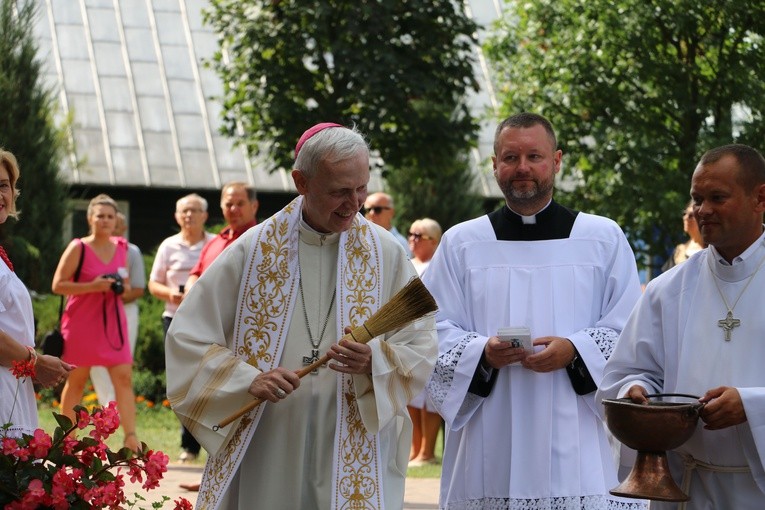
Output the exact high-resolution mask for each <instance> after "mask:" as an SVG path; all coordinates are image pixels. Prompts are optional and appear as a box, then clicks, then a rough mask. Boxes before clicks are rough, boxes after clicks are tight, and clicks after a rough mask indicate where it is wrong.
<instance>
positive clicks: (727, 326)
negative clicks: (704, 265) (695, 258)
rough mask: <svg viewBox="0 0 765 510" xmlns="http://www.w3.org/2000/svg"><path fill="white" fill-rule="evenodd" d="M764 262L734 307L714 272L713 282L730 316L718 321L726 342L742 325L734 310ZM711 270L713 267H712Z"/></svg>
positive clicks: (756, 270) (764, 258) (745, 286)
mask: <svg viewBox="0 0 765 510" xmlns="http://www.w3.org/2000/svg"><path fill="white" fill-rule="evenodd" d="M763 262H765V257H763V258H762V260H760V263H759V264H758V265H757V269H755V270H754V273H752V276H750V277H749V280H747V282H746V285H744V288H743V289H741V292H739V293H738V297H737V298H736V300H735V301H734V302H733V306H730V305H729V304H728V300H727V299H725V294H723V291H722V289H721V288H720V284H719V283H717V275H715V273H714V271H712V280H713V281H714V282H715V287H717V293H718V294H720V297H721V298H722V300H723V303H725V308H727V309H728V314H727V315H726V316H725V318H724V319H720V320H719V321H717V325H718V326H719V327H721V328H722V330H723V332H724V333H725V341H726V342H730V335H731V332H732V331H733V328H737V327H739V326H740V325H741V319H736V318H735V317H734V316H733V309H734V308H736V305H737V304H738V300H739V299H741V296H743V295H744V292H746V289H748V288H749V284H750V283H752V280H754V277H755V276H756V275H757V272H758V271H759V270H760V268H761V267H762V264H763ZM710 270H711V266H710Z"/></svg>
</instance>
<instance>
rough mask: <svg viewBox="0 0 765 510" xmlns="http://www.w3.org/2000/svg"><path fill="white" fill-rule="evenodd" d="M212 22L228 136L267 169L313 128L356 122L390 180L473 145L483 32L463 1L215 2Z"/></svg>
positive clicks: (209, 15)
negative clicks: (476, 65) (470, 98)
mask: <svg viewBox="0 0 765 510" xmlns="http://www.w3.org/2000/svg"><path fill="white" fill-rule="evenodd" d="M205 18H206V20H207V22H208V23H210V24H211V25H212V27H213V28H214V30H215V31H216V32H217V33H218V34H219V37H220V43H221V49H220V51H219V52H218V53H217V54H216V56H215V57H214V59H213V66H214V68H215V69H216V70H217V72H218V73H219V75H220V76H221V78H222V81H223V84H224V85H223V87H224V97H223V115H224V129H225V132H226V133H227V134H229V135H230V136H232V137H235V138H237V139H238V140H239V141H240V142H241V143H243V144H244V146H245V147H246V148H247V149H248V151H249V153H250V154H251V155H252V156H253V157H256V156H257V155H265V156H267V158H265V159H268V160H269V161H270V163H268V164H271V165H272V167H271V170H273V169H276V168H290V167H291V165H292V163H293V147H294V145H295V142H296V141H297V139H298V138H299V137H300V135H301V133H302V132H303V131H304V130H305V129H306V128H307V127H309V126H310V125H312V124H315V123H318V122H326V121H334V122H340V123H343V124H345V125H351V124H356V125H357V126H358V127H359V129H360V130H361V131H362V132H364V133H365V135H367V136H368V138H369V140H370V143H371V145H372V147H373V148H374V149H376V150H378V151H379V154H380V156H381V158H382V160H383V161H384V163H385V167H386V169H389V170H390V171H391V172H392V171H395V170H396V169H397V168H404V167H407V168H411V163H412V162H413V161H417V160H419V162H420V163H425V162H426V159H427V158H426V154H425V153H424V152H423V151H427V152H428V153H430V152H435V151H438V150H440V147H442V146H444V145H446V146H448V147H453V146H454V144H455V143H457V144H458V147H459V146H461V147H462V148H466V147H467V146H468V145H469V143H470V140H471V139H472V138H473V137H474V133H475V130H476V126H475V123H474V121H473V119H472V117H471V116H470V112H469V108H468V105H467V104H466V102H465V101H464V96H465V93H466V92H467V91H469V90H470V89H474V88H476V87H477V84H476V82H475V79H474V77H473V60H472V57H471V49H472V45H473V44H475V39H474V32H475V30H476V26H475V24H474V23H473V22H472V20H470V19H469V18H468V17H467V16H466V15H465V12H464V7H463V5H462V2H461V1H459V0H277V1H273V0H248V1H242V0H212V2H211V5H210V7H209V9H208V10H207V11H206V16H205ZM423 104H429V105H431V106H429V107H427V108H424V107H422V105H423ZM436 107H437V109H438V111H441V112H447V114H446V115H443V116H440V117H439V118H437V119H436V121H434V118H433V116H432V115H431V113H432V111H433V108H436ZM423 140H428V141H429V142H431V143H432V144H431V145H428V146H427V147H425V146H424V143H423ZM460 144H461V145H460Z"/></svg>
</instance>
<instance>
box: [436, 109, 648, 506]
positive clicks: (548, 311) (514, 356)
mask: <svg viewBox="0 0 765 510" xmlns="http://www.w3.org/2000/svg"><path fill="white" fill-rule="evenodd" d="M494 151H495V156H494V157H493V158H492V160H493V162H494V175H495V177H496V179H497V183H498V184H499V187H500V189H501V190H502V192H503V194H504V195H505V200H506V203H507V205H506V206H505V207H503V208H502V209H500V210H497V211H495V212H493V213H491V214H489V215H487V216H482V217H480V218H477V219H474V220H471V221H468V222H465V223H462V224H459V225H457V226H455V227H453V228H452V229H450V230H449V231H448V232H447V233H446V234H445V235H444V237H443V238H442V240H441V244H440V246H439V248H438V250H437V251H436V254H435V256H434V258H433V260H432V261H431V263H430V266H429V267H428V271H426V272H425V275H424V281H425V284H426V285H427V286H428V289H429V290H430V291H431V293H432V294H433V295H434V297H435V298H436V301H437V303H438V308H439V310H438V313H437V315H436V326H437V329H438V336H439V357H438V361H437V362H436V368H435V372H434V374H433V376H432V378H431V380H430V382H429V383H428V391H429V393H430V395H431V398H432V399H433V401H434V402H435V403H436V405H437V406H438V407H439V410H440V413H441V415H442V416H443V417H444V419H445V420H446V422H447V424H448V426H447V429H448V433H447V438H446V446H445V451H444V459H443V471H442V480H441V506H442V507H443V508H449V509H479V508H481V509H482V508H490V509H563V508H565V509H580V508H582V509H584V508H587V509H594V508H598V509H599V508H614V509H615V508H620V509H627V508H639V507H640V506H642V502H635V501H634V500H632V501H618V500H616V499H615V498H612V497H611V496H610V495H609V494H608V490H609V489H610V488H612V487H614V486H615V485H617V483H618V481H617V477H616V467H615V462H614V460H613V456H612V453H611V449H610V446H609V442H608V438H607V434H606V431H605V427H604V425H603V423H602V421H601V420H600V419H599V417H598V414H597V412H596V408H595V402H594V399H593V397H594V390H595V383H597V382H599V381H600V377H601V374H602V370H603V366H604V365H605V361H606V358H607V357H608V355H609V354H610V353H611V349H612V347H613V344H614V342H615V340H616V338H617V336H618V334H619V332H620V331H621V328H622V326H623V324H624V322H625V321H626V320H627V316H628V315H629V313H630V311H631V310H632V307H633V306H634V304H635V302H636V301H637V299H638V297H639V295H640V284H639V280H638V275H637V267H636V265H635V257H634V255H633V252H632V250H631V249H630V247H629V244H628V243H627V240H626V238H625V236H624V234H623V233H622V231H621V229H620V228H619V227H618V226H617V225H616V224H615V223H614V222H613V221H611V220H609V219H606V218H603V217H599V216H593V215H590V214H585V213H581V212H576V211H572V210H570V209H567V208H565V207H563V206H561V205H559V204H558V203H556V202H554V201H552V194H553V184H554V177H555V174H556V173H557V172H558V171H559V169H560V161H561V151H560V150H557V142H556V139H555V133H554V131H553V128H552V126H551V125H550V123H549V121H547V119H545V118H544V117H541V116H539V115H534V114H529V113H523V114H518V115H515V116H512V117H510V118H508V119H506V120H505V121H503V122H502V123H501V124H500V125H499V127H498V128H497V131H496V135H495V141H494ZM506 327H513V328H520V327H526V328H528V329H529V330H530V335H531V338H532V339H534V344H535V347H534V349H535V351H536V352H535V353H533V354H530V355H528V356H527V355H526V354H524V349H523V348H522V347H517V348H516V347H513V345H512V344H511V343H510V342H503V341H500V340H499V339H498V338H497V336H496V335H497V332H498V330H499V329H500V328H506Z"/></svg>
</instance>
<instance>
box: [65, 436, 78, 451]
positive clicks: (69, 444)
mask: <svg viewBox="0 0 765 510" xmlns="http://www.w3.org/2000/svg"><path fill="white" fill-rule="evenodd" d="M79 444H80V442H79V441H77V439H75V438H73V437H72V436H65V437H64V439H63V440H62V444H61V447H62V449H63V451H64V454H65V455H72V454H73V453H74V450H75V448H77V446H78V445H79Z"/></svg>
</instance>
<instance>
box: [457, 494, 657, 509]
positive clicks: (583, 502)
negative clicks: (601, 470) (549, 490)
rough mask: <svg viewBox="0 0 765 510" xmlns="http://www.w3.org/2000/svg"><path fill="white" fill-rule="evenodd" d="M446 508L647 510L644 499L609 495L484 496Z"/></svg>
mask: <svg viewBox="0 0 765 510" xmlns="http://www.w3.org/2000/svg"><path fill="white" fill-rule="evenodd" d="M444 508H445V510H645V509H647V508H648V503H647V502H645V501H643V500H635V501H621V500H615V499H612V498H609V497H608V496H582V497H562V498H539V499H510V498H483V499H471V500H469V501H455V502H450V503H448V504H447V505H446V507H444Z"/></svg>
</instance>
